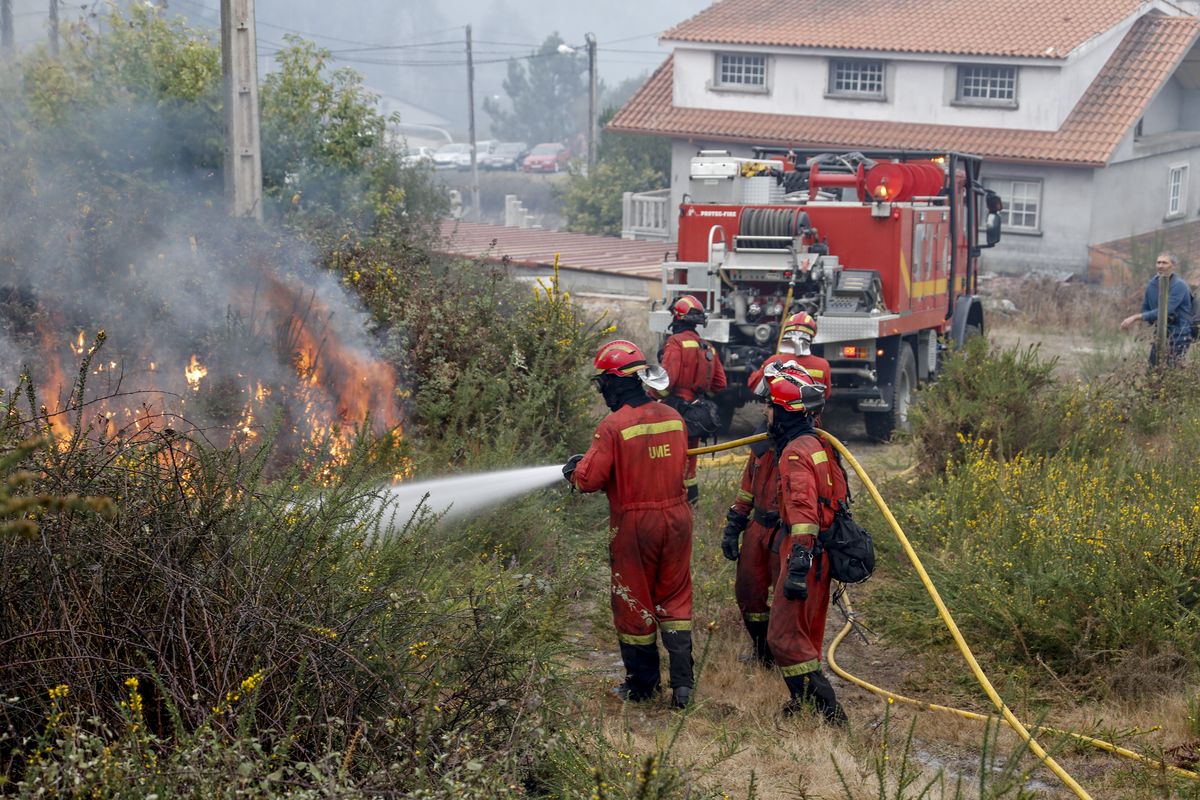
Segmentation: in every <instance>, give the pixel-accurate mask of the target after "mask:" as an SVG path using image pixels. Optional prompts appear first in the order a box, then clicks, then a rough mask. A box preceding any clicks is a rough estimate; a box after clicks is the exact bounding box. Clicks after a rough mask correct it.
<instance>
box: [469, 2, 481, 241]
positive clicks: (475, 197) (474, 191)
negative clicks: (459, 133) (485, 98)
mask: <svg viewBox="0 0 1200 800" xmlns="http://www.w3.org/2000/svg"><path fill="white" fill-rule="evenodd" d="M467 125H468V127H469V128H470V129H471V130H470V135H471V209H472V211H473V212H474V213H475V221H476V222H479V221H480V219H481V217H480V213H479V164H478V162H477V161H476V160H475V156H476V154H475V61H474V59H473V58H472V57H471V26H470V25H468V26H467Z"/></svg>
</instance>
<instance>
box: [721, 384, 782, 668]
mask: <svg viewBox="0 0 1200 800" xmlns="http://www.w3.org/2000/svg"><path fill="white" fill-rule="evenodd" d="M757 380H758V379H757V378H754V377H753V376H752V383H751V388H753V386H754V383H756V382H757ZM750 450H751V455H750V458H749V460H747V462H746V468H745V469H744V470H743V471H742V485H741V488H740V490H739V491H738V494H737V499H736V500H734V502H733V505H732V506H731V507H730V509H729V511H728V512H727V513H726V515H725V520H726V523H725V531H724V536H723V537H722V538H721V552H722V553H724V555H725V557H726V558H727V559H729V560H730V561H736V562H737V577H736V578H735V580H734V585H733V594H734V598H735V599H736V600H737V604H738V609H739V610H741V612H742V622H743V623H744V624H745V626H746V631H747V632H748V633H749V634H750V640H751V642H752V643H753V645H754V653H753V658H754V659H755V660H756V661H757V662H758V663H759V664H761V665H762V666H764V667H770V666H771V665H772V664H774V660H773V659H772V657H771V649H770V647H768V646H767V623H768V620H770V618H771V605H770V602H769V597H768V596H769V593H770V589H771V587H772V586H773V585H774V583H775V578H776V576H777V575H779V545H780V538H781V536H780V531H779V471H778V465H777V464H776V461H775V450H774V449H773V448H772V446H771V441H770V440H769V439H768V440H766V441H763V442H756V443H755V444H754V445H752V446H751V448H750ZM739 539H740V540H741V542H740V546H739Z"/></svg>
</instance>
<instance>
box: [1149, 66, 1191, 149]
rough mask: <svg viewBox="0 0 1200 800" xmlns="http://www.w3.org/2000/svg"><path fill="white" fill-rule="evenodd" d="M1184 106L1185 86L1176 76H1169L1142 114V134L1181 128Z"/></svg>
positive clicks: (1155, 133)
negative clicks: (1181, 84)
mask: <svg viewBox="0 0 1200 800" xmlns="http://www.w3.org/2000/svg"><path fill="white" fill-rule="evenodd" d="M1182 108H1183V87H1182V86H1180V84H1179V81H1178V80H1176V79H1175V78H1174V77H1172V78H1169V79H1167V82H1166V83H1165V84H1163V87H1162V88H1161V89H1160V90H1159V91H1158V95H1157V96H1155V98H1154V99H1153V100H1151V101H1150V105H1148V106H1147V107H1146V111H1145V112H1144V113H1143V114H1142V136H1143V137H1145V136H1156V135H1158V134H1160V133H1170V132H1171V131H1177V130H1179V122H1180V117H1181V111H1182Z"/></svg>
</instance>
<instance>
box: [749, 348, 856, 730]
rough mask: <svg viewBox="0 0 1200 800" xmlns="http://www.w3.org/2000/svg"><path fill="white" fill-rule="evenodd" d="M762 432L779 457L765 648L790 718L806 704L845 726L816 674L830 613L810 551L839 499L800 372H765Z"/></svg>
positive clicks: (825, 577) (818, 402)
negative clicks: (779, 536) (777, 534)
mask: <svg viewBox="0 0 1200 800" xmlns="http://www.w3.org/2000/svg"><path fill="white" fill-rule="evenodd" d="M770 372H772V373H774V377H768V380H769V386H768V391H769V402H768V404H767V422H768V432H769V433H770V436H771V439H772V441H773V442H774V445H775V451H776V452H777V453H778V454H779V485H780V515H781V518H782V525H783V528H782V533H783V534H784V539H783V542H782V546H781V548H780V551H779V552H780V555H781V560H782V562H783V563H781V564H780V570H779V575H778V577H777V579H776V582H775V598H774V605H773V606H772V608H771V620H770V623H769V625H768V627H767V644H768V646H769V647H770V648H771V653H772V655H773V656H774V657H775V663H776V664H778V665H779V668H780V671H781V672H782V673H783V679H784V682H785V683H786V684H787V687H788V691H789V692H790V694H791V700H790V701H789V702H788V704H787V705H786V706H785V707H784V713H785V714H790V713H793V712H794V711H796V710H797V709H798V708H800V707H802V706H803V705H805V704H809V705H812V706H813V707H814V708H815V709H816V710H817V711H818V712H819V713H820V714H821V715H822V716H823V717H824V718H825V719H826V720H827V721H829V722H833V723H836V724H843V723H845V722H846V712H845V711H844V710H843V709H842V706H841V704H840V703H838V701H837V697H836V696H835V695H834V691H833V686H832V685H831V684H830V683H829V679H828V678H827V677H825V675H824V673H822V672H821V648H822V645H823V643H824V638H825V616H826V613H827V612H828V610H829V584H830V575H829V556H828V555H827V554H825V553H824V552H818V553H816V555H815V556H814V553H813V546H814V545H815V544H816V538H817V534H818V532H819V531H821V530H824V529H825V528H827V527H829V525H830V524H831V523H832V522H833V516H834V509H835V508H836V506H837V503H838V502H839V501H842V500H844V499H845V498H846V494H847V493H846V481H845V476H844V474H843V473H841V472H836V473H835V470H840V469H841V467H840V464H839V462H838V460H837V454H836V452H834V451H833V450H832V448H831V447H830V445H829V444H828V443H826V442H825V440H824V439H822V438H820V437H819V436H818V435H817V433H816V429H815V427H814V425H813V416H814V414H817V413H819V412H820V410H821V408H822V407H823V406H824V404H825V389H824V387H823V386H822V385H821V384H818V383H816V382H815V381H814V380H813V379H812V378H811V377H810V376H809V375H808V373H807V372H805V371H804V370H803V369H799V368H794V367H783V368H781V369H778V370H770Z"/></svg>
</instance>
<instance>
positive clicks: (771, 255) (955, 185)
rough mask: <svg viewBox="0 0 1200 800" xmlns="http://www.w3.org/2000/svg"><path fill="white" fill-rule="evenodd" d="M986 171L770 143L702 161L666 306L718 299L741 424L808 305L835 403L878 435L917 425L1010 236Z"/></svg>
mask: <svg viewBox="0 0 1200 800" xmlns="http://www.w3.org/2000/svg"><path fill="white" fill-rule="evenodd" d="M980 165H981V162H980V159H979V158H978V157H976V156H970V155H966V154H963V153H953V152H882V151H877V152H856V153H849V154H831V153H819V152H815V151H801V150H788V149H783V148H765V147H763V148H756V149H755V151H754V156H753V157H752V158H736V157H733V156H731V155H730V154H729V153H727V152H725V151H701V152H700V153H699V155H697V156H696V157H695V158H693V159H692V162H691V173H690V180H689V190H688V193H687V194H686V195H685V197H684V202H683V203H682V204H681V205H680V208H679V240H678V249H677V253H676V260H674V261H668V262H666V263H664V264H663V278H662V280H663V298H664V299H665V301H666V303H667V305H668V307H669V304H670V302H671V301H672V300H673V299H674V298H676V297H678V296H679V295H682V294H694V295H696V297H697V298H699V299H700V300H701V302H703V303H704V304H705V307H706V309H707V310H708V314H709V319H708V323H707V324H706V325H705V326H704V327H703V328H702V329H700V334H701V335H702V336H704V337H705V338H706V339H708V340H709V341H711V342H712V343H713V344H714V346H716V347H717V349H718V352H719V354H720V356H721V360H722V363H723V364H724V366H725V370H726V373H727V374H728V378H729V387H730V388H729V389H727V390H726V391H725V392H723V393H722V396H721V397H719V398H718V401H719V403H720V405H721V407H722V411H723V412H724V414H725V418H726V420H729V419H730V418H732V415H733V411H734V410H735V409H736V408H737V407H738V406H740V405H742V404H743V403H745V402H746V401H747V400H748V399H750V393H749V390H748V388H747V387H746V379H747V378H748V376H749V373H750V372H752V371H753V370H754V369H756V368H757V367H758V366H759V365H760V364H761V363H762V361H763V360H764V359H765V358H767V357H768V356H769V355H771V354H772V353H774V352H775V351H776V347H777V343H778V340H779V330H780V322H781V320H783V319H786V318H787V317H788V316H789V315H790V314H793V313H796V312H798V311H802V310H803V311H808V312H809V313H810V314H812V315H813V316H814V317H816V319H817V337H816V341H815V343H814V347H813V351H814V352H816V353H817V354H819V355H822V356H823V357H824V358H825V359H827V360H828V361H829V363H830V367H831V371H832V377H831V379H832V381H833V398H832V402H835V403H839V404H848V405H850V406H852V407H853V408H854V409H855V410H856V411H859V412H861V413H862V414H863V415H864V417H863V419H864V422H865V424H866V429H867V433H868V435H870V436H871V437H872V438H876V439H880V440H886V439H888V438H890V437H891V435H892V433H893V431H895V430H896V429H898V428H904V427H906V426H907V421H908V409H909V404H910V403H911V401H912V397H913V393H914V391H915V390H916V388H917V386H919V385H920V384H921V383H923V382H926V381H929V380H932V379H933V378H934V377H935V376H936V374H937V370H938V364H939V360H940V357H941V353H942V351H943V350H944V349H945V348H946V347H948V346H952V345H954V344H961V342H962V341H963V340H964V339H965V338H966V337H967V336H968V335H971V334H974V333H982V332H983V326H984V320H983V307H982V304H981V303H980V301H979V298H978V297H977V296H976V295H975V286H976V277H977V274H976V273H977V270H976V262H977V259H978V257H979V253H980V251H981V249H982V248H985V247H991V246H993V245H995V244H996V242H998V241H999V238H1000V218H999V212H1000V210H1001V209H1000V200H999V197H998V196H997V195H995V194H994V193H992V192H989V191H988V190H986V189H984V188H983V187H982V185H981V184H980V181H979V169H980ZM981 229H982V230H985V231H986V236H985V240H984V242H982V243H981V242H980V241H979V238H980V237H979V233H980V231H981ZM670 320H671V315H670V312H669V310H667V308H655V309H653V310H652V311H651V314H650V328H651V330H652V331H655V332H659V333H663V334H665V333H666V332H667V330H668V326H669V324H670Z"/></svg>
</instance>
